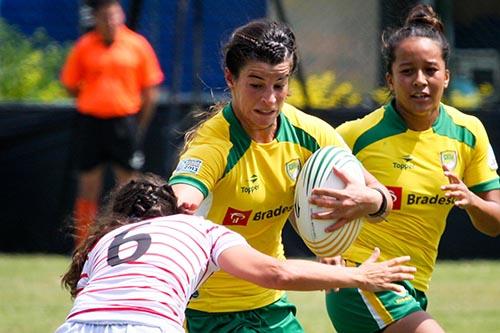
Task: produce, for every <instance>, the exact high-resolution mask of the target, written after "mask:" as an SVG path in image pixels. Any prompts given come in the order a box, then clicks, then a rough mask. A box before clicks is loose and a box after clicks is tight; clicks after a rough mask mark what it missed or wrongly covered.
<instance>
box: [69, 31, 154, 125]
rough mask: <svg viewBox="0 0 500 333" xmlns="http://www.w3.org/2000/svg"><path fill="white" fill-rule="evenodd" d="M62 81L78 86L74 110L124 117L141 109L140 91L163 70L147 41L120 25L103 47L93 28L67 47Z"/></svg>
mask: <svg viewBox="0 0 500 333" xmlns="http://www.w3.org/2000/svg"><path fill="white" fill-rule="evenodd" d="M61 81H62V83H63V84H64V85H65V86H66V87H68V88H69V89H78V96H77V100H76V104H77V108H78V111H79V112H81V113H83V114H87V115H91V116H94V117H97V118H113V117H124V116H128V115H131V114H135V113H137V112H139V111H140V108H141V91H142V89H144V88H145V87H149V86H154V85H157V84H159V83H161V82H162V81H163V72H162V71H161V68H160V64H159V62H158V59H157V57H156V55H155V53H154V50H153V48H152V47H151V45H150V44H149V43H148V41H147V40H146V39H145V38H144V37H143V36H141V35H139V34H137V33H135V32H133V31H132V30H130V29H128V28H127V27H125V26H123V27H122V28H120V29H119V30H118V32H117V36H116V39H115V41H114V42H113V44H111V45H110V46H106V45H105V44H104V43H103V41H102V37H101V36H100V35H99V34H98V33H96V32H95V31H91V32H88V33H86V34H85V35H83V36H82V37H81V38H80V39H79V40H78V41H77V43H76V45H75V47H74V48H73V49H72V50H71V52H70V54H69V56H68V59H67V60H66V63H65V64H64V67H63V69H62V73H61Z"/></svg>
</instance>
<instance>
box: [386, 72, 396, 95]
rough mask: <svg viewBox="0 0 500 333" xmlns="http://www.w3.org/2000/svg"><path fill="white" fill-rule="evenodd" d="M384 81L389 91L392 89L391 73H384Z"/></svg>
mask: <svg viewBox="0 0 500 333" xmlns="http://www.w3.org/2000/svg"><path fill="white" fill-rule="evenodd" d="M385 82H387V86H388V87H389V90H390V91H391V92H392V91H394V86H393V82H392V75H391V73H385Z"/></svg>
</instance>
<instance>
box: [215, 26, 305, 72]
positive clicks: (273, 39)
mask: <svg viewBox="0 0 500 333" xmlns="http://www.w3.org/2000/svg"><path fill="white" fill-rule="evenodd" d="M223 53H224V55H223V56H224V66H225V67H227V68H228V69H229V71H230V72H231V73H232V74H233V75H234V76H235V77H238V76H239V74H240V71H241V69H242V68H243V67H244V66H245V65H246V64H247V63H248V62H249V61H251V60H257V61H261V62H265V63H268V64H270V65H277V64H279V63H282V62H284V61H286V60H288V59H291V60H292V68H291V73H293V72H294V70H295V68H296V66H297V46H296V42H295V35H294V33H293V32H292V30H291V29H290V28H289V27H288V26H287V25H286V24H284V23H281V22H275V21H269V20H264V19H261V20H254V21H251V22H249V23H247V24H246V25H244V26H242V27H240V28H238V29H236V30H235V31H234V32H233V34H232V35H231V37H230V38H229V41H228V42H227V43H226V45H225V46H224V48H223Z"/></svg>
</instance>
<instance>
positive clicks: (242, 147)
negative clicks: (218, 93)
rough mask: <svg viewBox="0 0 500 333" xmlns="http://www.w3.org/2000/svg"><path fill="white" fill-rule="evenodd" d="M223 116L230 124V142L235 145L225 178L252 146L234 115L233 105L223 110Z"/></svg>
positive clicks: (231, 151) (227, 164)
mask: <svg viewBox="0 0 500 333" xmlns="http://www.w3.org/2000/svg"><path fill="white" fill-rule="evenodd" d="M222 114H223V115H224V118H225V119H226V121H227V122H228V123H229V140H230V141H231V143H232V144H233V146H232V147H231V149H230V150H229V154H228V155H227V162H226V169H225V170H224V176H225V175H227V174H228V173H229V171H231V170H232V169H233V167H234V166H235V165H236V164H237V163H238V161H239V160H240V159H241V158H242V157H243V155H244V154H245V152H246V151H247V150H248V148H249V147H250V144H251V139H250V137H249V136H248V134H247V133H246V132H245V130H244V129H243V127H242V126H241V124H240V122H239V121H238V119H237V118H236V116H235V115H234V111H233V107H232V105H231V104H228V105H227V106H226V107H225V108H224V110H222Z"/></svg>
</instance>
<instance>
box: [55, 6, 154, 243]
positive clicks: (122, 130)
mask: <svg viewBox="0 0 500 333" xmlns="http://www.w3.org/2000/svg"><path fill="white" fill-rule="evenodd" d="M87 4H88V6H89V7H90V8H91V10H92V15H93V16H94V19H95V27H94V29H93V30H91V31H89V32H87V33H85V34H84V35H83V36H82V37H81V38H80V39H79V40H78V41H77V42H76V45H75V47H74V48H73V49H72V50H71V52H70V54H69V56H68V58H67V60H66V63H65V64H64V67H63V70H62V73H61V81H62V83H63V84H64V86H65V87H66V88H67V90H68V91H69V93H70V94H71V95H72V96H75V97H76V104H77V110H78V117H77V122H76V135H77V136H76V138H77V140H76V149H75V150H76V156H77V169H78V172H79V176H78V193H77V198H76V202H75V209H74V215H75V221H76V225H75V231H76V237H77V238H76V241H77V242H78V241H79V240H81V239H82V238H83V237H84V236H85V234H86V232H87V228H88V225H89V223H90V221H92V219H93V217H94V216H95V213H96V211H97V209H98V201H99V198H100V195H101V191H102V183H103V181H102V179H103V172H104V170H105V169H104V166H105V163H106V162H111V163H112V167H113V172H114V175H115V179H116V181H117V182H119V183H123V182H126V181H128V180H129V179H130V178H131V177H133V175H134V173H135V172H136V171H139V170H140V169H141V167H142V165H143V164H144V155H143V153H142V151H141V146H142V142H143V138H144V134H145V133H146V131H147V128H148V125H149V123H150V121H151V119H152V116H153V113H154V110H155V106H156V102H157V99H158V88H157V86H158V85H159V84H160V83H161V82H162V81H163V73H162V71H161V69H160V65H159V62H158V59H157V57H156V55H155V52H154V50H153V48H152V47H151V45H150V44H149V43H148V42H147V40H146V39H145V38H144V37H143V36H141V35H139V34H137V33H135V32H133V31H131V30H130V29H128V28H127V27H126V26H125V13H124V11H123V8H122V6H121V5H120V3H119V1H118V0H93V1H88V2H87Z"/></svg>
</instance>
